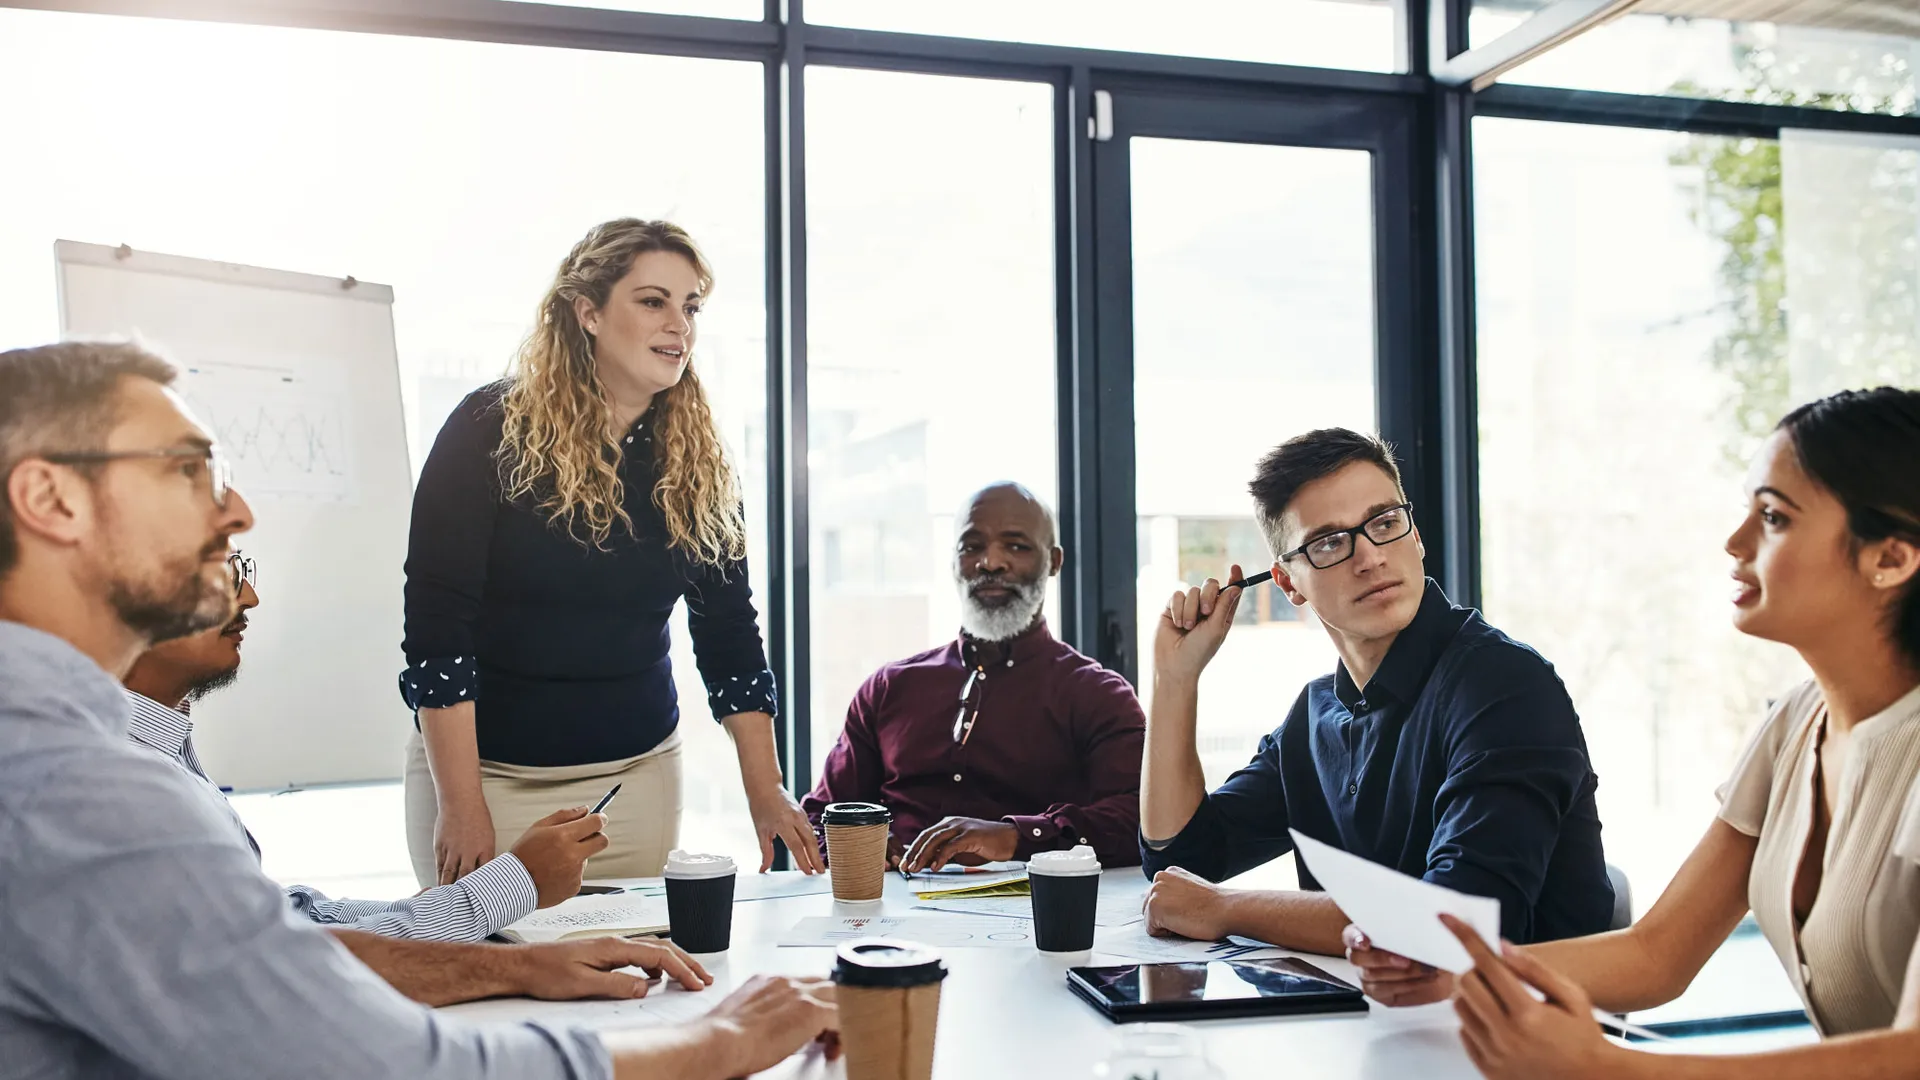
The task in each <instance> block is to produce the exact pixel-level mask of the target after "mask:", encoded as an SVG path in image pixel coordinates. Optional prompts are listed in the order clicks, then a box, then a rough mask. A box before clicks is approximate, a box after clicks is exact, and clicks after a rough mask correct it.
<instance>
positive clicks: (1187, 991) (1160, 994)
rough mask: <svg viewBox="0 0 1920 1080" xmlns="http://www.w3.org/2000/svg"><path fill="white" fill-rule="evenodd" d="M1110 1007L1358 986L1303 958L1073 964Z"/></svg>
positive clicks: (1341, 993)
mask: <svg viewBox="0 0 1920 1080" xmlns="http://www.w3.org/2000/svg"><path fill="white" fill-rule="evenodd" d="M1074 973H1075V974H1077V975H1079V976H1080V977H1081V979H1082V981H1083V982H1084V983H1085V985H1086V986H1087V987H1088V988H1089V989H1091V990H1093V991H1094V992H1095V993H1097V994H1099V995H1100V996H1101V997H1103V998H1105V999H1106V1000H1107V1002H1108V1003H1109V1004H1112V1005H1162V1004H1196V1003H1199V1002H1203V1001H1244V1000H1247V999H1250V998H1276V997H1293V998H1298V997H1309V998H1311V997H1321V996H1337V997H1346V996H1349V995H1357V994H1359V992H1360V991H1359V990H1357V989H1355V988H1354V987H1351V986H1348V985H1347V984H1346V983H1343V982H1341V981H1340V980H1338V979H1336V978H1334V977H1333V976H1331V975H1328V974H1327V973H1326V972H1324V971H1321V970H1320V969H1319V968H1317V967H1314V966H1313V965H1312V964H1309V963H1307V962H1305V961H1303V960H1295V959H1292V958H1290V957H1289V958H1284V959H1278V960H1214V961H1211V962H1208V963H1193V964H1123V965H1117V966H1114V967H1086V968H1075V969H1074Z"/></svg>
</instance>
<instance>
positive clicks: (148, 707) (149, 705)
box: [126, 690, 193, 758]
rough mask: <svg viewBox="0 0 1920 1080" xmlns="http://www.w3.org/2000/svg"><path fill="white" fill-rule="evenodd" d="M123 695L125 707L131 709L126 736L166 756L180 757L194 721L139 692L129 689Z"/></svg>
mask: <svg viewBox="0 0 1920 1080" xmlns="http://www.w3.org/2000/svg"><path fill="white" fill-rule="evenodd" d="M126 694H127V704H128V706H130V707H131V708H132V710H133V716H132V718H131V719H130V720H129V721H128V724H127V734H129V735H131V736H133V738H134V740H135V741H136V742H139V743H143V744H145V745H147V746H150V747H152V748H154V749H155V750H158V751H160V752H161V753H163V754H165V755H167V756H168V757H176V758H177V757H181V756H182V755H183V753H184V751H183V748H184V747H185V746H186V745H187V739H189V738H190V737H192V735H193V718H192V717H190V716H188V715H187V714H186V713H183V712H181V711H179V710H178V709H169V708H167V707H166V706H165V705H162V704H160V703H159V702H157V701H155V700H153V699H152V698H150V697H148V696H147V695H145V694H142V693H139V692H138V691H134V690H128V691H127V692H126Z"/></svg>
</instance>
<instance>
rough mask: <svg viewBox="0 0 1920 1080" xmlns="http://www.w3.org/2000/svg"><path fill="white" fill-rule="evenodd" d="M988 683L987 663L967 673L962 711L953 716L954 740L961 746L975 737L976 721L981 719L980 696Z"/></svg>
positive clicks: (962, 691) (961, 702)
mask: <svg viewBox="0 0 1920 1080" xmlns="http://www.w3.org/2000/svg"><path fill="white" fill-rule="evenodd" d="M986 684H987V669H986V666H985V665H982V666H980V667H976V668H974V669H973V670H972V671H970V672H968V673H967V681H966V683H965V685H963V686H961V687H960V711H959V712H958V713H956V714H954V717H953V741H954V742H955V743H958V744H959V745H961V746H965V745H967V740H968V739H970V738H972V737H973V724H974V721H976V720H978V719H980V696H981V693H982V691H983V689H984V687H985V686H986Z"/></svg>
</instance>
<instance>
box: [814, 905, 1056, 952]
mask: <svg viewBox="0 0 1920 1080" xmlns="http://www.w3.org/2000/svg"><path fill="white" fill-rule="evenodd" d="M864 937H891V938H904V939H906V940H907V941H917V942H919V943H920V944H922V945H935V946H939V947H941V948H949V949H952V948H989V949H996V948H997V949H1031V948H1033V947H1034V945H1033V921H1032V920H1031V919H1008V918H1003V917H1001V916H999V915H955V914H950V913H947V912H930V913H928V914H926V915H817V916H814V917H812V918H807V919H801V920H800V921H799V922H797V923H795V924H794V926H793V929H791V930H789V931H787V932H786V933H785V934H783V935H781V937H780V944H781V945H782V946H792V947H826V948H837V947H839V946H841V945H844V944H846V943H847V942H849V941H852V940H854V939H855V938H864Z"/></svg>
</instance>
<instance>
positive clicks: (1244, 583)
mask: <svg viewBox="0 0 1920 1080" xmlns="http://www.w3.org/2000/svg"><path fill="white" fill-rule="evenodd" d="M1272 580H1273V571H1271V570H1262V571H1260V572H1259V573H1257V574H1255V575H1253V576H1252V577H1250V578H1245V579H1243V580H1240V581H1229V582H1227V583H1226V584H1225V585H1222V586H1220V588H1221V589H1223V590H1225V589H1245V588H1249V587H1251V586H1254V585H1259V584H1261V583H1262V582H1267V581H1272Z"/></svg>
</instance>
